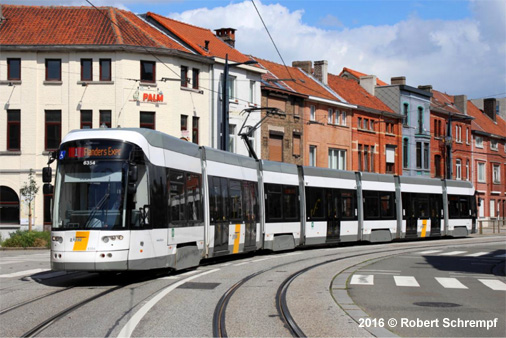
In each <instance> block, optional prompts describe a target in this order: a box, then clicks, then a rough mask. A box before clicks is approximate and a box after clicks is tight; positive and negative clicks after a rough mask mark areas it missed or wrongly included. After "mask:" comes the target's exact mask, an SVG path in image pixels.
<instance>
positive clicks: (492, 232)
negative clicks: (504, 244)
mask: <svg viewBox="0 0 506 338" xmlns="http://www.w3.org/2000/svg"><path fill="white" fill-rule="evenodd" d="M470 236H471V237H480V236H506V227H504V226H502V227H500V229H497V227H495V228H492V227H483V229H482V233H481V234H480V228H479V227H478V226H477V227H476V233H475V234H471V235H470Z"/></svg>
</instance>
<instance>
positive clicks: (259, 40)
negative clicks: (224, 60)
mask: <svg viewBox="0 0 506 338" xmlns="http://www.w3.org/2000/svg"><path fill="white" fill-rule="evenodd" d="M91 1H92V2H93V4H95V5H97V6H114V7H119V8H123V9H127V10H131V11H133V12H135V13H145V12H147V11H151V12H155V13H158V14H161V15H165V16H169V17H171V18H173V19H176V20H180V21H183V22H186V23H190V24H193V25H197V26H200V27H205V28H209V29H211V30H214V29H217V28H221V27H233V28H236V29H237V32H236V48H237V49H238V50H239V51H241V52H243V53H244V54H251V55H254V56H257V57H260V58H265V59H268V60H271V61H274V62H278V63H281V62H282V61H281V59H280V58H279V56H278V54H277V52H276V49H275V48H274V46H273V45H272V43H271V41H270V39H269V36H268V35H267V33H266V31H265V29H264V27H263V25H262V22H261V20H260V18H259V16H258V14H257V12H256V10H255V7H254V6H253V4H252V2H251V0H233V1H221V0H209V1H200V0H189V1H184V0H174V1H168V0H144V1H139V0H112V1H107V0H91ZM7 2H9V3H17V4H28V5H33V4H36V5H73V6H76V5H77V6H82V5H87V2H86V1H84V0H45V1H37V0H25V1H23V0H11V1H7ZM255 4H256V6H257V8H258V10H259V12H260V13H261V15H262V18H263V20H264V21H265V23H266V25H267V27H268V29H269V32H270V33H271V35H272V37H273V39H274V41H275V42H276V45H277V47H278V49H279V50H280V52H281V55H282V57H283V59H284V60H285V62H286V63H287V64H288V65H290V64H291V63H292V61H296V60H311V61H317V60H327V61H328V64H329V71H330V72H331V73H334V74H339V73H340V71H341V70H342V68H343V67H348V68H352V69H355V70H358V71H360V72H362V73H366V74H374V75H376V76H378V77H379V78H380V79H382V80H383V81H385V82H390V79H391V77H396V76H405V77H406V81H407V84H408V85H410V86H413V87H417V86H418V85H432V86H433V88H434V89H437V90H439V91H442V92H446V93H448V94H453V95H460V94H466V95H467V96H468V98H470V99H471V98H481V97H506V0H459V1H453V0H452V1H450V0H442V1H438V0H326V1H319V0H315V1H300V0H291V1H289V0H288V1H283V0H281V1H273V0H255Z"/></svg>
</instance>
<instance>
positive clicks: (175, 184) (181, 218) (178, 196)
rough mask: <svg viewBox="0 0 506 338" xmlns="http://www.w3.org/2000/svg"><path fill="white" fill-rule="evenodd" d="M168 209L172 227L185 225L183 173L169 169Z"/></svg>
mask: <svg viewBox="0 0 506 338" xmlns="http://www.w3.org/2000/svg"><path fill="white" fill-rule="evenodd" d="M169 209H170V223H171V225H172V226H185V225H186V194H185V177H184V172H182V171H178V170H173V169H170V172H169Z"/></svg>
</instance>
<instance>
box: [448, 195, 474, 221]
mask: <svg viewBox="0 0 506 338" xmlns="http://www.w3.org/2000/svg"><path fill="white" fill-rule="evenodd" d="M448 208H449V209H450V210H449V211H450V218H469V217H470V215H471V213H470V212H469V210H470V203H469V196H460V195H449V196H448Z"/></svg>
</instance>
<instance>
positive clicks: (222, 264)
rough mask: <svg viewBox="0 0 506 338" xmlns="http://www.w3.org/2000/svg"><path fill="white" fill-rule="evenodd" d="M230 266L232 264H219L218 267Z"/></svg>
mask: <svg viewBox="0 0 506 338" xmlns="http://www.w3.org/2000/svg"><path fill="white" fill-rule="evenodd" d="M230 264H232V263H223V264H220V265H218V266H229V265H230Z"/></svg>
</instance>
